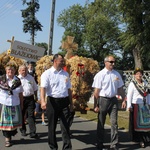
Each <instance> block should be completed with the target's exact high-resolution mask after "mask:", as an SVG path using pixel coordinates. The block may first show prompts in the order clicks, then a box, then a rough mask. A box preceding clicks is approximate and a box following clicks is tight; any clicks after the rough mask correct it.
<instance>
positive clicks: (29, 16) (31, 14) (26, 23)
mask: <svg viewBox="0 0 150 150" xmlns="http://www.w3.org/2000/svg"><path fill="white" fill-rule="evenodd" d="M38 2H39V1H38V0H31V1H29V2H27V0H23V5H25V4H26V5H27V6H28V7H27V8H26V9H24V10H21V11H22V17H23V18H24V19H23V32H25V33H27V32H29V33H30V35H31V43H32V45H34V39H35V37H36V32H37V31H42V27H43V26H42V25H41V23H40V22H39V21H38V20H37V18H36V16H35V14H36V12H37V11H38V10H39V8H40V5H39V3H38Z"/></svg>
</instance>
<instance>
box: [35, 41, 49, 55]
mask: <svg viewBox="0 0 150 150" xmlns="http://www.w3.org/2000/svg"><path fill="white" fill-rule="evenodd" d="M35 45H36V46H39V47H42V48H44V49H45V52H44V55H47V50H48V44H47V43H35Z"/></svg>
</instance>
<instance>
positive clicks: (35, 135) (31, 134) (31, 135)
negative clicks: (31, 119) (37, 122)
mask: <svg viewBox="0 0 150 150" xmlns="http://www.w3.org/2000/svg"><path fill="white" fill-rule="evenodd" d="M30 138H35V139H38V138H39V136H38V135H37V134H36V133H30Z"/></svg>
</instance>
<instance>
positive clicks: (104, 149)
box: [97, 145, 108, 150]
mask: <svg viewBox="0 0 150 150" xmlns="http://www.w3.org/2000/svg"><path fill="white" fill-rule="evenodd" d="M97 149H98V150H108V149H107V148H105V146H104V145H102V146H97Z"/></svg>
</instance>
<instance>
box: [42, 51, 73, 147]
mask: <svg viewBox="0 0 150 150" xmlns="http://www.w3.org/2000/svg"><path fill="white" fill-rule="evenodd" d="M63 66H64V58H63V56H62V55H60V54H55V55H54V57H53V66H52V67H51V68H50V69H48V70H46V71H45V72H44V73H43V74H42V76H41V108H42V109H46V113H47V118H48V144H49V147H50V149H51V150H57V149H58V145H57V141H56V126H57V121H58V118H59V119H60V126H61V132H62V140H63V148H62V149H63V150H71V149H72V145H71V140H70V135H69V123H68V121H67V118H66V111H67V113H70V112H69V109H66V108H69V106H70V111H73V104H72V92H71V90H70V88H71V83H70V78H69V74H68V73H67V72H66V71H64V70H63V69H62V67H63ZM46 96H47V103H46V102H45V98H46Z"/></svg>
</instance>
